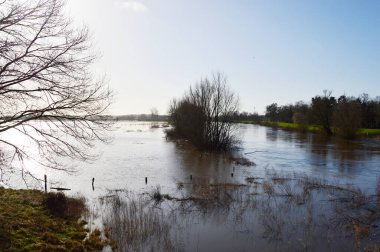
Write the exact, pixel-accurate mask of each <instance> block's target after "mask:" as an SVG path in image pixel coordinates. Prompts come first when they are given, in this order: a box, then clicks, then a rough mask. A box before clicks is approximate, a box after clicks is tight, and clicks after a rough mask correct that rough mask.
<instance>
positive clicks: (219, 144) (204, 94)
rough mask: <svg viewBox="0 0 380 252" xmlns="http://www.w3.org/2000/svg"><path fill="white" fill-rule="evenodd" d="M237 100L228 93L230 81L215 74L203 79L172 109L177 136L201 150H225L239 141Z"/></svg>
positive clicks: (175, 103) (171, 117)
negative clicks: (237, 137) (236, 122)
mask: <svg viewBox="0 0 380 252" xmlns="http://www.w3.org/2000/svg"><path fill="white" fill-rule="evenodd" d="M238 107H239V101H238V97H237V96H236V95H235V94H234V93H233V92H232V91H231V90H230V89H229V87H228V85H227V78H226V76H224V75H223V74H221V73H216V74H214V75H213V76H212V78H211V79H208V78H205V79H202V80H201V81H200V82H199V83H198V84H197V85H195V86H194V87H190V90H189V92H188V93H187V94H185V95H184V97H183V98H182V99H181V100H179V101H174V102H173V103H172V105H171V108H170V111H169V113H170V119H171V122H172V124H173V125H174V130H175V133H177V134H178V135H179V136H181V137H184V138H188V139H189V140H191V141H192V142H193V143H194V144H195V145H197V146H198V147H201V148H207V149H213V150H226V149H229V148H231V147H232V146H233V145H234V144H235V143H236V141H237V139H236V136H235V134H234V133H235V127H236V124H234V123H233V116H234V115H235V114H236V113H237V112H238Z"/></svg>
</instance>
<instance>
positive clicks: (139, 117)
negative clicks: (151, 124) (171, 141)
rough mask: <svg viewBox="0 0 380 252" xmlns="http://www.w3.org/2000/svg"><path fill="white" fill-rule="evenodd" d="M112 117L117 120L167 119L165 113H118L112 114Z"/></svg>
mask: <svg viewBox="0 0 380 252" xmlns="http://www.w3.org/2000/svg"><path fill="white" fill-rule="evenodd" d="M112 119H114V120H117V121H119V120H120V121H122V120H126V121H167V120H168V116H167V115H155V114H136V115H120V116H112Z"/></svg>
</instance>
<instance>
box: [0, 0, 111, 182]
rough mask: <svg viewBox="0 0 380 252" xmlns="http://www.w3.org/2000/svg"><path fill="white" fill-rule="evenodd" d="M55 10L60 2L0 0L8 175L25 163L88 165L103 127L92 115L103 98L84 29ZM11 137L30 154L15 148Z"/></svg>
mask: <svg viewBox="0 0 380 252" xmlns="http://www.w3.org/2000/svg"><path fill="white" fill-rule="evenodd" d="M63 7H64V1H62V0H38V1H17V0H3V1H1V2H0V151H1V152H3V155H4V156H5V157H6V158H5V160H6V162H5V164H7V166H8V167H11V168H10V169H11V171H14V169H15V167H12V163H13V161H15V160H20V161H22V160H24V159H25V158H29V159H35V160H36V161H38V162H39V163H40V164H42V165H44V166H46V167H50V168H54V169H64V170H67V169H68V167H63V166H62V164H61V163H60V162H58V161H57V157H71V158H76V159H81V160H88V159H89V158H91V157H93V156H91V155H89V154H88V153H87V152H86V149H87V147H90V146H91V145H92V143H93V141H94V140H97V139H99V140H102V141H105V140H106V135H105V134H104V133H105V130H106V129H107V128H108V126H109V125H108V123H107V122H105V121H102V120H100V119H101V118H102V117H101V116H100V115H101V114H102V113H103V112H104V111H105V110H106V108H107V107H108V106H109V104H110V97H111V94H110V91H109V90H108V88H107V87H106V86H105V85H104V82H103V80H95V79H94V77H93V75H92V74H91V71H90V66H91V64H92V63H93V62H94V60H95V58H96V57H95V55H94V54H93V53H92V52H91V50H90V49H91V47H90V44H89V35H88V30H87V29H86V28H81V29H78V28H75V27H73V25H72V22H71V21H70V20H69V19H67V18H66V17H65V16H64V15H63V14H62V10H63ZM17 134H18V135H22V136H23V137H24V138H25V139H26V141H28V145H29V146H30V145H35V146H36V148H37V150H38V153H30V152H28V151H27V149H26V148H23V146H22V145H20V143H18V142H17V141H16V139H15V138H14V136H15V135H17ZM36 154H38V158H37V156H36ZM41 157H42V159H41ZM0 168H1V175H3V174H4V173H5V172H6V171H7V169H6V168H5V165H3V166H1V167H0ZM20 169H21V170H20V171H21V173H22V174H23V176H25V175H32V172H31V171H30V170H28V169H27V168H25V167H24V166H21V167H20ZM67 171H68V170H67Z"/></svg>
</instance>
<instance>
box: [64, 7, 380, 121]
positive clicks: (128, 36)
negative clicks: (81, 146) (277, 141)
mask: <svg viewBox="0 0 380 252" xmlns="http://www.w3.org/2000/svg"><path fill="white" fill-rule="evenodd" d="M66 11H67V15H69V16H70V17H71V18H72V20H73V22H74V23H75V24H76V25H78V26H80V25H83V24H84V25H86V26H87V27H88V28H89V29H90V31H91V37H92V44H93V48H94V51H96V52H98V53H99V55H100V56H101V57H100V58H99V59H98V61H97V62H96V63H95V64H94V66H93V69H94V72H95V73H96V75H99V76H102V75H105V76H106V79H107V81H108V85H109V87H110V88H111V89H112V90H113V92H114V94H115V98H114V102H113V104H112V105H111V107H110V110H109V111H108V113H110V114H113V115H122V114H136V113H150V109H151V108H153V107H155V108H157V109H158V111H159V113H160V114H166V113H167V110H168V107H169V103H170V100H171V99H173V98H175V97H180V96H181V95H182V94H183V93H184V92H185V91H186V90H187V89H188V88H189V86H190V85H192V84H195V83H196V82H197V81H199V80H200V79H201V78H203V77H207V76H210V75H212V73H215V72H222V73H224V74H225V75H227V76H228V80H229V85H230V87H231V89H232V90H233V91H234V92H235V93H237V94H238V95H239V98H240V110H241V111H248V112H258V113H264V111H265V106H266V105H268V104H271V103H274V102H276V103H278V104H280V105H285V104H289V103H294V102H296V101H300V100H304V101H309V100H310V99H311V97H313V96H315V95H317V94H322V91H323V90H331V91H332V92H333V93H332V94H333V95H335V96H340V95H342V94H346V95H354V96H357V95H360V94H362V93H367V94H369V95H370V96H371V97H376V96H379V95H380V14H379V13H380V1H379V0H372V1H371V0H365V1H363V0H357V1H352V0H308V1H305V0H239V1H231V0H207V1H204V0H191V1H189V0H67V9H66Z"/></svg>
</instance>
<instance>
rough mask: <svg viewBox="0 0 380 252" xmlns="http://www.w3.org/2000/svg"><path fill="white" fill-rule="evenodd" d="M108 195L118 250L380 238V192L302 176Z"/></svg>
mask: <svg viewBox="0 0 380 252" xmlns="http://www.w3.org/2000/svg"><path fill="white" fill-rule="evenodd" d="M110 193H111V194H110V195H107V196H106V197H105V198H104V199H103V200H102V201H101V203H102V205H103V206H104V208H105V209H108V211H103V213H104V216H102V219H103V220H104V225H105V228H106V229H107V230H108V232H109V235H110V238H111V239H112V240H114V241H115V243H116V244H117V246H116V247H117V250H118V251H139V250H140V251H142V250H145V251H149V250H152V249H153V250H155V251H194V250H198V251H204V250H207V251H233V250H236V249H239V251H251V250H252V244H255V248H257V250H259V251H260V250H265V251H271V250H276V248H277V249H278V248H279V247H280V248H281V250H282V251H284V250H286V251H298V250H302V251H304V250H312V251H327V250H329V251H336V250H339V251H357V250H359V251H362V250H365V251H376V248H377V247H378V244H379V242H380V234H379V233H378V230H377V227H378V225H379V224H380V214H379V212H380V211H379V210H380V204H379V199H380V198H379V196H380V195H378V194H376V193H374V194H366V193H364V192H363V191H361V190H360V189H358V188H356V187H354V186H352V185H343V184H340V183H339V182H337V181H335V182H333V181H329V180H326V179H322V178H313V177H308V176H306V175H303V174H291V175H289V174H279V173H276V172H275V171H272V170H267V174H266V176H265V178H261V177H247V178H246V183H245V184H231V183H210V184H204V183H202V184H199V183H196V182H195V183H180V186H178V188H177V191H176V192H172V193H171V194H167V193H163V192H161V189H160V188H159V187H157V188H156V189H155V190H154V191H153V192H151V193H142V194H137V193H131V192H129V191H111V192H110Z"/></svg>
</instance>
